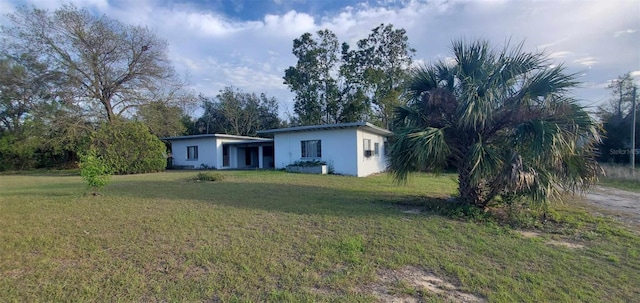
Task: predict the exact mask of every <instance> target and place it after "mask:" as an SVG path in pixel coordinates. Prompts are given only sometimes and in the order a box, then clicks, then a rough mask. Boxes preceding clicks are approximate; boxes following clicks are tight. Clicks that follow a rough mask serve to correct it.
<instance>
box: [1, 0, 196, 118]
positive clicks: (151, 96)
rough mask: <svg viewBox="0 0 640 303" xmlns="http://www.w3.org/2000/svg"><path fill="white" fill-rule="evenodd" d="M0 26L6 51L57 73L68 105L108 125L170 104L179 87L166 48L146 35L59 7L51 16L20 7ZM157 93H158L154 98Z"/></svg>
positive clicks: (148, 32) (69, 7) (83, 11)
mask: <svg viewBox="0 0 640 303" xmlns="http://www.w3.org/2000/svg"><path fill="white" fill-rule="evenodd" d="M8 18H9V20H10V21H11V22H12V26H9V27H4V26H3V27H2V31H3V34H4V35H5V36H6V38H8V40H7V41H8V44H7V47H8V48H10V49H11V50H12V51H14V52H16V53H27V54H33V55H35V56H36V57H37V58H38V59H39V60H40V61H42V63H44V64H46V65H47V66H48V67H49V69H52V70H56V71H58V72H60V74H61V77H62V78H63V79H62V80H64V81H63V83H64V88H65V90H66V92H67V93H68V95H67V96H66V97H65V99H66V101H67V102H71V103H74V104H79V105H81V106H82V108H84V109H88V110H92V111H93V112H92V114H93V115H94V116H95V117H98V118H101V119H104V118H106V119H107V120H108V121H110V122H112V121H114V120H115V119H117V117H120V116H123V115H131V114H132V113H134V112H135V109H136V108H137V107H139V106H141V105H144V104H148V103H149V102H151V101H158V100H162V101H165V102H172V101H178V102H179V101H184V100H185V98H176V99H172V98H170V96H173V95H176V91H178V90H181V89H182V87H183V85H181V83H180V81H179V79H178V77H177V76H176V73H175V71H174V69H173V67H172V65H171V63H170V62H169V60H168V58H167V43H166V41H164V40H162V39H160V38H158V37H157V36H156V35H155V34H154V33H153V32H152V31H151V30H149V29H148V28H145V27H140V26H131V25H126V24H123V23H121V22H119V21H117V20H114V19H111V18H108V17H107V16H104V15H103V16H96V15H93V14H92V13H91V12H89V11H88V10H86V9H79V8H77V7H75V6H73V5H64V6H62V7H61V8H60V9H57V10H55V11H54V12H50V11H47V10H41V9H38V8H35V7H20V8H18V9H17V11H16V12H15V13H13V14H9V15H8ZM158 94H161V96H159V95H158Z"/></svg>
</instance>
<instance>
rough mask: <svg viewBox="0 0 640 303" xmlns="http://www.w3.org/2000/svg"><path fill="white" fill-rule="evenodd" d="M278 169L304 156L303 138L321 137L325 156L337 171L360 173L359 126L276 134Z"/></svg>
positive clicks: (338, 172)
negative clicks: (357, 130) (356, 127)
mask: <svg viewBox="0 0 640 303" xmlns="http://www.w3.org/2000/svg"><path fill="white" fill-rule="evenodd" d="M273 139H274V147H275V150H274V158H275V159H274V161H275V167H276V169H281V168H285V167H286V166H287V165H289V164H292V163H293V162H295V161H300V160H311V159H306V158H305V159H303V158H302V150H301V143H300V142H301V141H306V140H321V149H322V156H321V157H320V158H319V159H318V160H322V161H325V162H326V163H327V165H328V166H329V167H330V168H332V169H333V170H334V172H335V173H336V174H343V175H352V176H357V175H358V164H357V157H356V153H357V144H356V141H357V140H356V129H355V128H351V129H335V130H317V131H305V132H290V133H276V134H274V138H273Z"/></svg>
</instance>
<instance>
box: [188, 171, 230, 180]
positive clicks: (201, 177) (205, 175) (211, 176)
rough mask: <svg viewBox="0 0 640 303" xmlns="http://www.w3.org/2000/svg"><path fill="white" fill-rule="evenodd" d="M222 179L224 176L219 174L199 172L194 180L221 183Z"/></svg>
mask: <svg viewBox="0 0 640 303" xmlns="http://www.w3.org/2000/svg"><path fill="white" fill-rule="evenodd" d="M223 179H224V176H223V175H222V174H221V173H214V172H201V173H198V175H197V176H196V178H195V180H196V181H211V182H215V181H222V180H223Z"/></svg>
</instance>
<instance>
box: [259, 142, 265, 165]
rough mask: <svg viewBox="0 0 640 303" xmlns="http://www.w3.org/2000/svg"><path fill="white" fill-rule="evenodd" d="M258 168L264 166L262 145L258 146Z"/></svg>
mask: <svg viewBox="0 0 640 303" xmlns="http://www.w3.org/2000/svg"><path fill="white" fill-rule="evenodd" d="M258 168H264V157H263V152H262V145H259V146H258Z"/></svg>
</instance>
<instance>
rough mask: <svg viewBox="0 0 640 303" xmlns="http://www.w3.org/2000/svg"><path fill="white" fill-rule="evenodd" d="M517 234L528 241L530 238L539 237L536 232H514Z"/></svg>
mask: <svg viewBox="0 0 640 303" xmlns="http://www.w3.org/2000/svg"><path fill="white" fill-rule="evenodd" d="M515 232H516V233H517V234H520V235H521V236H523V237H524V238H527V239H530V238H535V237H538V236H540V233H537V232H533V231H525V230H516V231H515Z"/></svg>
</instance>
